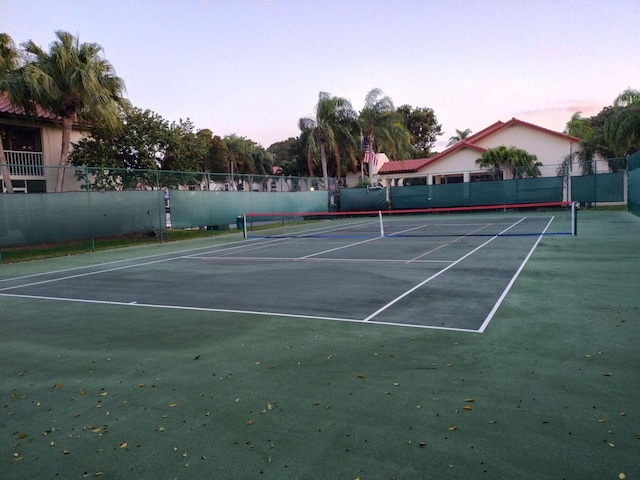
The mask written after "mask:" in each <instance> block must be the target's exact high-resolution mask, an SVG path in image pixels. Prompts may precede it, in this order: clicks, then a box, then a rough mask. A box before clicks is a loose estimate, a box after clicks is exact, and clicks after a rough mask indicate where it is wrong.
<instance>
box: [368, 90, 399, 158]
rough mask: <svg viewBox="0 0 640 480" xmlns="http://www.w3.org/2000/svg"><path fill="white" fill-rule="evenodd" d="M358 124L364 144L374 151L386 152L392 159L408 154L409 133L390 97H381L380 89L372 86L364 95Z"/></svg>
mask: <svg viewBox="0 0 640 480" xmlns="http://www.w3.org/2000/svg"><path fill="white" fill-rule="evenodd" d="M360 125H361V128H362V135H363V137H364V142H365V144H366V145H368V146H370V147H371V148H373V149H374V151H379V152H385V153H388V154H389V156H390V157H391V158H392V159H397V158H404V157H408V156H410V151H411V134H410V133H409V130H407V127H406V126H405V125H404V123H403V117H402V114H401V113H399V112H398V111H397V110H396V109H395V107H394V106H393V101H392V100H391V98H389V97H387V96H384V97H383V96H382V91H381V90H380V89H378V88H374V89H373V90H371V91H370V92H369V93H368V94H367V96H366V97H365V101H364V108H363V109H362V111H361V112H360Z"/></svg>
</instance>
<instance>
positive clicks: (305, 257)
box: [300, 237, 382, 260]
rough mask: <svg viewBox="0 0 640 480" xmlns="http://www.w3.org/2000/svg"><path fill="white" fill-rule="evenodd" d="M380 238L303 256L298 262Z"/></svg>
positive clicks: (376, 238)
mask: <svg viewBox="0 0 640 480" xmlns="http://www.w3.org/2000/svg"><path fill="white" fill-rule="evenodd" d="M381 238H382V237H375V238H369V239H367V240H363V241H361V242H354V243H349V244H347V245H343V246H341V247H336V248H330V249H329V250H323V251H322V252H317V253H312V254H311V255H305V256H304V257H300V260H305V259H307V258H312V257H316V256H318V255H324V254H325V253H330V252H335V251H336V250H342V249H343V248H351V247H355V246H356V245H361V244H363V243H368V242H373V241H375V240H380V239H381Z"/></svg>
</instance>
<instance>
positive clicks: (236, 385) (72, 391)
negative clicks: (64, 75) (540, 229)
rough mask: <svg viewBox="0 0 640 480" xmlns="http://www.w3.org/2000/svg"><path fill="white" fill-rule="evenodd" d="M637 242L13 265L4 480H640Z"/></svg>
mask: <svg viewBox="0 0 640 480" xmlns="http://www.w3.org/2000/svg"><path fill="white" fill-rule="evenodd" d="M638 239H640V220H639V219H638V218H637V217H634V216H632V215H630V214H628V213H626V212H581V220H580V235H578V236H577V237H573V236H556V235H552V236H547V235H545V236H539V235H538V236H536V235H528V234H527V235H521V236H518V235H513V236H506V235H505V236H449V235H446V236H442V237H437V236H432V235H428V236H424V237H414V236H411V237H403V238H394V237H393V236H388V237H372V238H292V237H277V238H261V239H246V240H245V239H241V238H239V235H238V236H236V237H235V238H234V237H226V238H212V239H207V240H197V241H190V242H183V243H181V244H179V245H178V244H163V245H155V246H152V247H146V248H131V249H122V250H117V251H111V252H106V253H99V254H88V255H78V256H74V257H67V258H62V259H52V260H46V261H37V262H27V263H24V264H15V265H3V266H0V338H1V340H0V342H1V345H0V347H1V348H0V364H1V365H2V373H1V375H2V382H1V384H2V391H1V394H2V405H3V409H2V417H1V418H2V420H1V422H0V432H1V433H0V435H2V437H3V439H2V447H0V478H11V479H14V478H15V479H22V478H25V479H26V478H29V479H32V478H83V477H94V478H95V477H99V478H194V479H196V478H273V479H279V478H340V479H341V478H347V479H355V478H358V477H359V478H361V479H362V480H365V479H378V478H380V479H387V478H394V477H395V478H398V479H403V478H409V479H422V478H567V479H570V478H619V477H618V476H619V474H620V473H624V474H625V475H626V477H627V478H635V477H637V476H640V462H639V461H638V457H637V449H638V445H639V443H638V442H640V440H638V435H640V430H639V429H638V425H639V423H638V421H637V419H638V418H639V416H640V410H639V408H640V407H639V406H638V402H637V399H638V398H640V381H639V380H640V379H639V378H638V369H637V368H635V366H637V365H640V356H639V354H638V350H637V344H638V339H639V334H640V326H639V325H638V318H639V315H638V311H639V310H638V307H639V306H640V305H639V301H638V295H637V292H638V287H639V286H640V265H639V263H640V262H638V261H637V258H638V252H637V245H638ZM479 332H483V333H482V334H481V335H479V334H477V333H479Z"/></svg>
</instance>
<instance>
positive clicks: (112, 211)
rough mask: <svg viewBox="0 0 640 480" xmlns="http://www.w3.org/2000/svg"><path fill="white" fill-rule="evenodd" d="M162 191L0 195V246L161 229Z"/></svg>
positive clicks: (163, 217)
mask: <svg viewBox="0 0 640 480" xmlns="http://www.w3.org/2000/svg"><path fill="white" fill-rule="evenodd" d="M164 223H165V212H164V199H163V192H161V191H127V192H91V193H87V192H71V193H56V194H29V195H15V194H14V195H0V246H2V247H12V246H23V245H37V244H40V243H52V242H63V241H67V240H78V239H87V238H97V237H103V236H114V235H122V234H125V233H131V232H142V231H147V230H158V229H161V228H164Z"/></svg>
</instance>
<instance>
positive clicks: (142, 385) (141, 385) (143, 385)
mask: <svg viewBox="0 0 640 480" xmlns="http://www.w3.org/2000/svg"><path fill="white" fill-rule="evenodd" d="M145 386H146V385H145V384H144V383H141V384H139V385H138V388H142V387H145Z"/></svg>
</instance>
